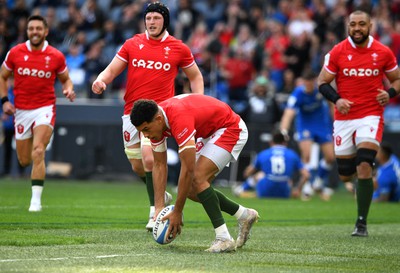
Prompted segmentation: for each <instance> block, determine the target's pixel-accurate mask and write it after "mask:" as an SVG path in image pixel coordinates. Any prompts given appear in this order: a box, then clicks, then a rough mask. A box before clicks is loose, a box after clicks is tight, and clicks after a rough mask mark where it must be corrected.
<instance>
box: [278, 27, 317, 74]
mask: <svg viewBox="0 0 400 273" xmlns="http://www.w3.org/2000/svg"><path fill="white" fill-rule="evenodd" d="M309 37H310V34H308V33H307V32H303V33H301V34H299V35H297V36H291V37H290V44H289V46H288V47H287V49H286V50H285V53H284V59H285V62H286V65H287V67H286V68H287V69H290V70H291V71H293V73H294V77H295V78H298V77H300V76H301V74H302V73H303V71H304V70H305V69H306V68H307V69H309V68H310V53H311V52H310V50H311V41H310V38H309Z"/></svg>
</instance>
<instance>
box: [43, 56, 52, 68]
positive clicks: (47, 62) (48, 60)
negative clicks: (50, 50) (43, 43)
mask: <svg viewBox="0 0 400 273" xmlns="http://www.w3.org/2000/svg"><path fill="white" fill-rule="evenodd" d="M44 60H45V61H46V68H47V67H49V63H50V61H51V58H50V57H49V56H46V57H45V58H44Z"/></svg>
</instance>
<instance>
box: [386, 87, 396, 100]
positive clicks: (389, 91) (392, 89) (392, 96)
mask: <svg viewBox="0 0 400 273" xmlns="http://www.w3.org/2000/svg"><path fill="white" fill-rule="evenodd" d="M387 92H388V93H389V98H394V97H396V96H397V91H396V89H394V88H393V87H390V88H389V89H388V90H387Z"/></svg>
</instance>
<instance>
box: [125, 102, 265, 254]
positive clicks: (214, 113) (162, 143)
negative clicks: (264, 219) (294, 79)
mask: <svg viewBox="0 0 400 273" xmlns="http://www.w3.org/2000/svg"><path fill="white" fill-rule="evenodd" d="M131 121H132V124H133V125H135V126H136V128H137V130H138V131H140V132H142V133H143V134H144V136H146V137H148V138H149V139H150V141H151V144H152V146H153V154H154V169H153V175H154V192H155V199H156V200H155V201H156V203H155V204H156V213H158V212H160V211H161V209H162V208H163V207H164V205H165V204H164V191H165V188H166V185H167V158H166V157H167V154H166V152H167V148H166V139H167V138H168V137H173V138H174V139H175V140H176V142H177V144H178V146H179V158H180V161H181V169H180V174H179V180H178V196H177V199H176V202H175V207H174V210H173V211H172V213H171V214H169V215H167V216H166V217H164V220H165V219H167V218H169V220H170V225H169V229H168V232H171V233H172V236H174V237H175V236H176V235H177V234H179V233H180V232H181V226H182V225H183V222H182V212H183V208H184V205H185V202H186V198H190V199H191V200H193V201H196V202H200V203H201V204H202V205H203V208H204V210H205V211H206V212H207V215H208V217H209V218H210V220H211V223H212V225H213V226H214V230H215V234H216V239H215V241H214V242H213V243H212V245H211V247H210V248H208V249H207V250H206V251H208V252H215V253H219V252H231V251H235V250H236V247H242V246H243V245H244V244H245V243H246V241H247V239H248V238H249V233H250V229H251V227H252V225H253V223H254V222H256V221H257V219H258V213H257V211H255V210H253V209H248V208H245V207H243V206H241V205H239V204H238V203H236V202H234V201H232V200H230V199H228V198H227V197H226V196H225V195H224V194H223V193H221V192H220V191H218V190H216V189H214V188H213V187H212V186H211V183H212V181H213V180H214V179H215V177H216V176H217V175H218V174H219V173H220V172H221V171H222V170H223V168H224V167H225V166H226V165H227V164H229V163H230V162H232V161H236V160H237V159H238V157H239V154H240V152H241V151H242V149H243V147H244V145H245V144H246V142H247V139H248V131H247V127H246V124H245V123H244V121H243V120H242V119H241V118H240V116H239V115H238V114H236V113H235V112H233V111H232V109H231V108H230V107H229V106H228V105H227V104H226V103H224V102H222V101H219V100H218V99H216V98H213V97H210V96H203V95H198V94H185V95H180V96H176V97H173V98H171V99H168V100H166V101H163V102H161V103H159V104H158V105H157V104H156V103H155V102H154V101H153V100H139V101H137V102H135V104H134V106H133V109H132V113H131ZM222 211H224V212H226V213H228V214H229V215H232V216H234V217H236V219H237V220H238V224H239V232H238V238H237V240H236V243H235V240H234V239H233V238H232V237H231V235H230V233H229V231H228V228H227V226H226V224H225V220H224V218H223V216H222Z"/></svg>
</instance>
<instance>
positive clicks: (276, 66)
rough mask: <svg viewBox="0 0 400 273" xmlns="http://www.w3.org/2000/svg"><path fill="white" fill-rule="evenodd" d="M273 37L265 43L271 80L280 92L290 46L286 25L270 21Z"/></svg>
mask: <svg viewBox="0 0 400 273" xmlns="http://www.w3.org/2000/svg"><path fill="white" fill-rule="evenodd" d="M269 25H270V31H271V36H270V37H269V38H268V39H267V40H266V42H265V51H266V53H267V56H268V58H269V60H270V67H268V68H269V70H270V79H271V80H272V81H273V82H274V84H275V86H276V88H277V89H278V90H280V89H281V88H282V85H283V72H284V70H285V69H286V63H285V61H284V53H285V51H286V49H287V47H288V46H289V37H288V36H287V35H286V33H285V30H284V25H282V24H280V23H279V22H277V21H270V23H269Z"/></svg>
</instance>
